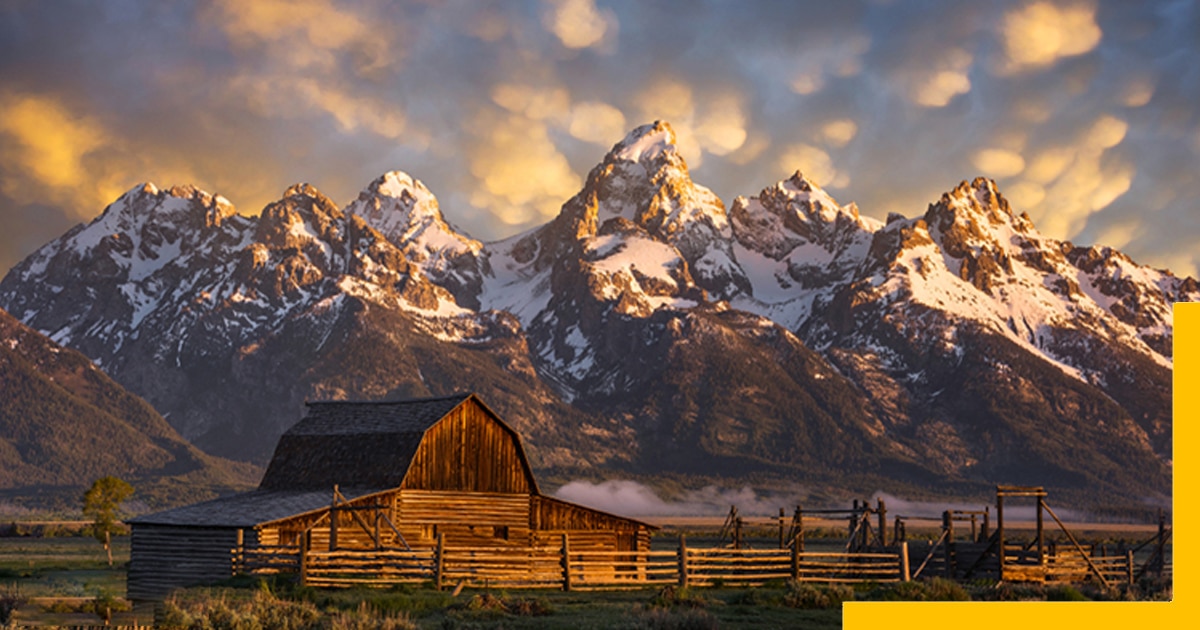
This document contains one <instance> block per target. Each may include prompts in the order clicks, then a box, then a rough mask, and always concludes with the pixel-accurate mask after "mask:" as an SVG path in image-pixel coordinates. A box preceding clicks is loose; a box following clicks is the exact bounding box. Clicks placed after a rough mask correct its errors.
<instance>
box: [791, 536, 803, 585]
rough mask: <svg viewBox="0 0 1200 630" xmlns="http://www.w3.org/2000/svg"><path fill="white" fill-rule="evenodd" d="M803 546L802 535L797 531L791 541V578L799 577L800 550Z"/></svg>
mask: <svg viewBox="0 0 1200 630" xmlns="http://www.w3.org/2000/svg"><path fill="white" fill-rule="evenodd" d="M803 546H804V535H803V534H800V533H797V534H796V539H795V540H793V541H792V579H793V580H799V579H800V552H801V547H803Z"/></svg>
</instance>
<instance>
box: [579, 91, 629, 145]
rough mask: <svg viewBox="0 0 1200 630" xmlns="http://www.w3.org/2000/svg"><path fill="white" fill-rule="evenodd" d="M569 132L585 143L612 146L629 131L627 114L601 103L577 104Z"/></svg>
mask: <svg viewBox="0 0 1200 630" xmlns="http://www.w3.org/2000/svg"><path fill="white" fill-rule="evenodd" d="M568 131H569V132H570V133H571V135H572V136H574V137H576V138H579V139H580V140H583V141H585V142H591V143H593V144H599V145H601V146H610V145H612V144H613V143H615V142H616V141H617V140H619V139H620V138H622V137H624V134H625V133H627V132H628V131H629V129H628V124H627V123H626V122H625V114H623V113H621V110H619V109H617V108H616V107H613V106H612V105H609V104H608V103H602V102H600V101H587V102H583V103H576V104H575V105H573V106H572V107H571V123H570V125H569V126H568Z"/></svg>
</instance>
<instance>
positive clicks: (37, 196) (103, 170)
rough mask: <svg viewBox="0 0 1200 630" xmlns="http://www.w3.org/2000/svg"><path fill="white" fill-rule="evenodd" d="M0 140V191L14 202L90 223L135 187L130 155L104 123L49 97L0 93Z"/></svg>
mask: <svg viewBox="0 0 1200 630" xmlns="http://www.w3.org/2000/svg"><path fill="white" fill-rule="evenodd" d="M0 136H4V137H6V138H7V139H8V140H9V141H8V142H3V143H0V173H2V175H0V189H2V190H3V191H4V194H5V195H7V196H9V197H11V198H12V199H14V200H16V201H17V202H18V203H53V204H56V205H59V206H62V207H63V208H64V209H65V210H67V211H68V212H70V213H72V214H73V215H74V216H76V217H77V218H80V219H90V218H91V217H93V216H95V214H96V212H97V211H99V210H100V209H101V208H103V207H104V206H105V205H107V204H108V203H109V202H111V201H112V200H114V199H116V198H117V197H118V196H119V195H120V194H121V193H122V192H124V191H125V190H126V189H127V188H128V187H129V186H131V185H132V184H133V183H134V181H132V180H131V179H130V178H129V174H128V172H129V171H130V170H131V169H130V168H129V162H130V161H131V158H130V155H129V154H128V153H127V152H123V151H122V147H119V146H118V143H117V141H116V140H115V139H114V138H113V137H112V135H111V134H110V133H108V131H107V130H106V129H105V128H104V127H103V125H101V124H100V123H99V122H98V121H96V120H95V119H93V118H90V117H87V116H80V115H77V114H75V113H74V112H72V111H70V110H69V109H68V108H67V107H65V106H64V105H63V104H62V103H61V102H60V101H59V100H58V99H56V98H54V97H51V96H45V95H35V94H3V95H0Z"/></svg>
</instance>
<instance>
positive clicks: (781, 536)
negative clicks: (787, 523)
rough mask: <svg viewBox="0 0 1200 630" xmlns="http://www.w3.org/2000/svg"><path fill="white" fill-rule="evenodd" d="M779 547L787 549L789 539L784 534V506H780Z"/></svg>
mask: <svg viewBox="0 0 1200 630" xmlns="http://www.w3.org/2000/svg"><path fill="white" fill-rule="evenodd" d="M779 548H780V549H787V541H786V540H784V534H783V508H779Z"/></svg>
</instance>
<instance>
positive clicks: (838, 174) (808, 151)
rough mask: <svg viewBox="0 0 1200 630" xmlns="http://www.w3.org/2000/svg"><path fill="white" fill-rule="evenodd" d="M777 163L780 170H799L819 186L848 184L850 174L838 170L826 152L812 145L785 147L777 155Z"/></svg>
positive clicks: (843, 186) (832, 186)
mask: <svg viewBox="0 0 1200 630" xmlns="http://www.w3.org/2000/svg"><path fill="white" fill-rule="evenodd" d="M778 164H779V170H780V171H782V172H784V173H792V172H795V171H796V170H799V171H800V172H801V173H803V174H804V175H805V177H808V178H809V179H811V180H813V181H815V182H816V183H817V184H818V185H820V186H828V187H831V188H845V187H846V186H849V185H850V175H849V174H848V173H845V172H843V171H839V170H838V169H837V167H835V166H834V164H833V158H831V157H830V156H829V154H828V153H826V152H825V151H822V150H821V149H819V148H817V147H814V146H812V145H808V144H803V143H801V144H794V145H791V146H789V147H786V148H785V149H784V151H783V153H782V154H781V155H780V156H779V162H778Z"/></svg>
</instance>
